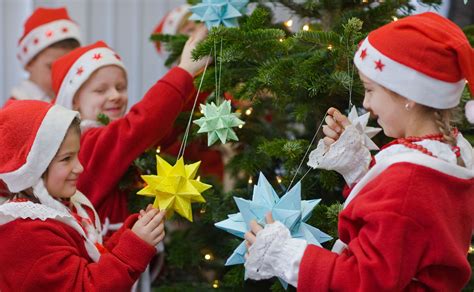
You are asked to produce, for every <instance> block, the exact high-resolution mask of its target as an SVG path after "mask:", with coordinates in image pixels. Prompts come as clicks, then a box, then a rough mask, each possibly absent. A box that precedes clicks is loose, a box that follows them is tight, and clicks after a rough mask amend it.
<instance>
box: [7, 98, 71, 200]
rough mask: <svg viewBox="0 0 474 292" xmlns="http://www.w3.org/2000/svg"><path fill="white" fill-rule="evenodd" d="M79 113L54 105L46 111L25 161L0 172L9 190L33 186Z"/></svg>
mask: <svg viewBox="0 0 474 292" xmlns="http://www.w3.org/2000/svg"><path fill="white" fill-rule="evenodd" d="M78 116H79V113H78V112H75V111H71V110H67V109H65V108H63V107H61V106H57V105H54V106H52V107H51V108H50V109H49V111H48V112H47V113H46V115H45V117H44V119H43V121H42V122H41V125H40V127H39V129H38V132H37V133H36V136H35V139H34V141H33V145H32V146H31V149H30V152H29V153H28V157H27V158H26V163H25V164H23V165H22V166H21V167H20V168H18V169H16V170H14V171H11V172H6V173H2V174H0V179H2V180H3V181H4V182H5V183H6V184H7V185H8V189H9V190H10V191H11V192H14V193H15V192H19V191H22V190H25V189H27V188H30V187H32V186H34V185H35V184H36V183H37V182H38V179H40V178H41V176H42V175H43V173H44V172H45V171H46V169H47V168H48V166H49V164H50V163H51V161H52V160H53V158H54V156H55V155H56V153H57V152H58V149H59V147H60V146H61V143H62V141H63V140H64V137H65V136H66V133H67V130H68V129H69V126H70V125H71V122H72V121H73V119H74V118H75V117H78Z"/></svg>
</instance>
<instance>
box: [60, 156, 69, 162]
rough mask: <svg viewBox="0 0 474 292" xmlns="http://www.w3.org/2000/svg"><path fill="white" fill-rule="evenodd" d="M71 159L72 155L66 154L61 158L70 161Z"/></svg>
mask: <svg viewBox="0 0 474 292" xmlns="http://www.w3.org/2000/svg"><path fill="white" fill-rule="evenodd" d="M69 160H71V156H65V157H63V158H62V159H61V161H69Z"/></svg>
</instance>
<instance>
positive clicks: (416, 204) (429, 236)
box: [298, 154, 474, 292]
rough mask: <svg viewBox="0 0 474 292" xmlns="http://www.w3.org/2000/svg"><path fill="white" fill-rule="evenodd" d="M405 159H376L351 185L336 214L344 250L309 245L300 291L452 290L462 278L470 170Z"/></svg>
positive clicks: (473, 204) (473, 215)
mask: <svg viewBox="0 0 474 292" xmlns="http://www.w3.org/2000/svg"><path fill="white" fill-rule="evenodd" d="M408 156H410V157H409V159H406V160H405V161H403V159H402V160H400V161H395V160H393V161H391V163H388V164H387V163H378V164H376V165H375V166H374V167H373V168H372V169H371V170H370V171H369V173H368V174H367V175H366V177H367V178H366V177H364V179H363V180H362V181H361V182H359V183H358V184H357V185H356V186H355V187H354V189H353V190H352V192H351V194H350V195H349V197H348V200H347V201H346V203H345V209H344V210H343V211H342V212H341V213H340V215H339V228H338V229H339V236H340V239H341V240H342V241H343V242H344V243H346V244H347V248H346V249H344V250H343V251H342V253H340V254H337V253H334V252H331V251H328V250H325V249H323V248H319V247H317V246H314V245H309V246H308V248H307V249H306V251H305V253H304V256H303V259H302V261H301V264H300V269H299V276H298V277H299V279H298V290H299V291H369V292H370V291H427V290H430V291H459V290H461V289H462V287H463V286H464V285H465V284H466V283H467V281H469V278H470V275H471V269H470V265H469V263H468V261H467V251H468V248H469V245H470V240H471V235H472V230H473V226H474V172H473V171H472V170H467V169H466V168H464V170H463V168H461V167H457V166H455V165H452V164H451V165H449V164H448V163H446V162H440V160H439V159H435V158H432V157H428V156H426V155H423V154H417V155H416V154H409V155H408ZM408 156H406V157H408ZM406 157H405V158H406ZM413 157H415V158H416V159H415V160H416V161H417V162H416V163H414V162H413V163H410V162H406V161H413V160H414V159H413Z"/></svg>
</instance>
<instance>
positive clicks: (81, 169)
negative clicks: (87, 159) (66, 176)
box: [74, 159, 84, 174]
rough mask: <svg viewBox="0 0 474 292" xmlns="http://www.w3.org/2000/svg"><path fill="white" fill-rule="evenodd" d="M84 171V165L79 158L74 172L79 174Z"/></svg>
mask: <svg viewBox="0 0 474 292" xmlns="http://www.w3.org/2000/svg"><path fill="white" fill-rule="evenodd" d="M83 171H84V166H82V163H81V162H80V161H79V159H78V160H77V163H76V167H75V168H74V172H75V173H77V174H79V173H82V172H83Z"/></svg>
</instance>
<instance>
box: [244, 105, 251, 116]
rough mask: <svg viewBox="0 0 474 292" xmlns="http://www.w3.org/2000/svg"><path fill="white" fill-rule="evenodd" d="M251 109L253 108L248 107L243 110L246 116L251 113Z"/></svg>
mask: <svg viewBox="0 0 474 292" xmlns="http://www.w3.org/2000/svg"><path fill="white" fill-rule="evenodd" d="M252 111H253V108H251V107H249V108H248V109H247V110H246V111H245V114H246V115H247V116H250V115H251V114H252Z"/></svg>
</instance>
